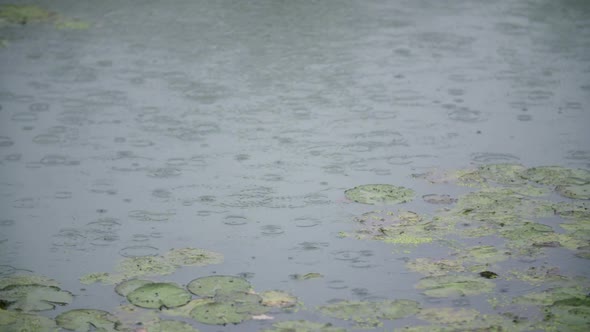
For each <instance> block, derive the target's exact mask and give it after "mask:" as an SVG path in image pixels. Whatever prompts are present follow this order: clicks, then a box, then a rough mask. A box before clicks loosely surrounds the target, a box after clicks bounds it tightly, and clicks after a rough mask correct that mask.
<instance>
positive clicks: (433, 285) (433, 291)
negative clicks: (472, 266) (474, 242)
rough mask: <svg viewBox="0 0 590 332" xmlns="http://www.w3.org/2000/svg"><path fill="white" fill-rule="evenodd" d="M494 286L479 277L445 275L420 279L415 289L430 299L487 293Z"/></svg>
mask: <svg viewBox="0 0 590 332" xmlns="http://www.w3.org/2000/svg"><path fill="white" fill-rule="evenodd" d="M495 287H496V285H495V284H494V283H493V282H491V281H489V280H487V279H482V278H481V277H474V276H466V275H445V276H436V277H425V278H422V279H420V281H419V282H418V284H417V285H416V288H418V289H423V290H424V291H423V293H424V294H425V295H427V296H431V297H457V296H468V295H476V294H481V293H489V292H492V291H493V290H494V288H495Z"/></svg>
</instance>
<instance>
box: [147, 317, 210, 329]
mask: <svg viewBox="0 0 590 332" xmlns="http://www.w3.org/2000/svg"><path fill="white" fill-rule="evenodd" d="M146 327H147V331H149V332H199V330H197V329H196V328H194V327H192V326H191V325H190V324H189V323H186V322H181V321H178V320H160V321H157V322H155V323H151V324H148V325H147V326H146Z"/></svg>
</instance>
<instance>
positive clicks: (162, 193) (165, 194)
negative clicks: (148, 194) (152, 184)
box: [152, 189, 172, 198]
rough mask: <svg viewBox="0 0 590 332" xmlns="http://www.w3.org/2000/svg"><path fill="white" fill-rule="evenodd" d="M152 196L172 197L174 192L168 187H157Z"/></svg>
mask: <svg viewBox="0 0 590 332" xmlns="http://www.w3.org/2000/svg"><path fill="white" fill-rule="evenodd" d="M152 196H154V197H157V198H170V196H172V192H170V191H168V190H166V189H155V190H154V191H152Z"/></svg>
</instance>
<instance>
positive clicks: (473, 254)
mask: <svg viewBox="0 0 590 332" xmlns="http://www.w3.org/2000/svg"><path fill="white" fill-rule="evenodd" d="M460 255H461V258H462V259H463V260H465V261H467V262H475V263H480V264H494V263H499V262H502V261H505V260H507V259H508V258H510V254H509V253H508V252H506V251H503V250H498V249H497V248H496V247H494V246H475V247H471V248H465V249H462V250H461V254H460Z"/></svg>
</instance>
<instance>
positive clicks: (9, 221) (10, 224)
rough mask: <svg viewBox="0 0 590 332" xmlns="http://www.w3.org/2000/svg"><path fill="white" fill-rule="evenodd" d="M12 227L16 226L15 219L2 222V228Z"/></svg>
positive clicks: (0, 221) (0, 223) (0, 222)
mask: <svg viewBox="0 0 590 332" xmlns="http://www.w3.org/2000/svg"><path fill="white" fill-rule="evenodd" d="M12 225H14V220H13V219H4V220H0V226H12Z"/></svg>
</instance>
